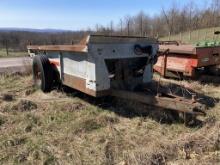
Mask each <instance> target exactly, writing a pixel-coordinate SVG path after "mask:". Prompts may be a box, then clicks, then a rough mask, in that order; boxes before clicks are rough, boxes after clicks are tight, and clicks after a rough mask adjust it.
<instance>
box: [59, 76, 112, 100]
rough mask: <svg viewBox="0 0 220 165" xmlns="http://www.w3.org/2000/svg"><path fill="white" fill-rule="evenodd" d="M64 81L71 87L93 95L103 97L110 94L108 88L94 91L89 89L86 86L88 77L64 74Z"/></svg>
mask: <svg viewBox="0 0 220 165" xmlns="http://www.w3.org/2000/svg"><path fill="white" fill-rule="evenodd" d="M63 83H64V84H65V85H67V86H69V87H71V88H74V89H76V90H79V91H81V92H83V93H86V94H88V95H90V96H93V97H102V96H107V95H108V94H109V91H108V90H104V91H94V90H91V89H88V88H86V79H83V78H79V77H76V76H72V75H68V74H64V81H63Z"/></svg>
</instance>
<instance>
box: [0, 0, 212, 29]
mask: <svg viewBox="0 0 220 165" xmlns="http://www.w3.org/2000/svg"><path fill="white" fill-rule="evenodd" d="M190 1H193V0H0V27H19V28H38V29H45V28H53V29H66V30H79V29H87V28H88V27H91V28H94V27H95V25H96V23H98V24H102V25H107V24H108V23H109V22H110V21H111V20H112V21H114V22H118V21H119V19H120V18H123V17H124V16H126V15H131V16H132V15H135V14H137V13H138V12H139V11H141V10H142V11H144V12H145V13H148V14H149V15H155V14H159V13H160V11H161V8H162V7H164V8H165V9H167V8H169V6H171V5H172V4H173V3H174V2H175V3H176V4H177V5H178V6H183V5H185V4H187V3H189V2H190ZM193 2H194V3H195V4H196V5H197V7H198V8H204V7H206V6H207V4H208V3H209V2H210V0H194V1H193Z"/></svg>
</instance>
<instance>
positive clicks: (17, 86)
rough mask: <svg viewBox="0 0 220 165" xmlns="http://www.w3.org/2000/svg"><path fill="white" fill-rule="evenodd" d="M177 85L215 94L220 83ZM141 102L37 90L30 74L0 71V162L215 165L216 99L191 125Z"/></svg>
mask: <svg viewBox="0 0 220 165" xmlns="http://www.w3.org/2000/svg"><path fill="white" fill-rule="evenodd" d="M176 83H179V82H176ZM181 83H182V84H181V85H185V86H190V87H191V88H194V90H196V91H199V92H200V93H203V94H205V95H208V96H210V97H213V98H214V97H215V98H216V99H217V98H219V99H220V86H214V85H211V84H210V85H202V84H201V83H199V82H187V81H184V82H181ZM65 91H68V90H67V89H65ZM133 107H134V106H133ZM143 108H145V109H146V110H148V111H149V113H146V114H137V113H135V111H134V109H132V108H129V106H125V105H124V104H123V103H121V101H120V100H119V101H116V100H113V99H112V98H104V99H93V98H90V97H88V96H85V95H83V94H80V93H78V92H76V91H71V92H63V91H62V90H61V91H57V90H54V91H52V92H51V93H49V94H44V93H42V92H40V91H39V90H37V89H35V88H34V87H33V86H32V80H31V76H20V75H10V76H7V75H2V76H0V132H1V134H0V164H22V165H23V164H45V165H47V164H76V165H80V164H94V165H97V164H109V165H113V164H118V165H138V164H152V165H157V164H161V165H163V164H219V163H220V110H219V108H220V104H219V103H216V105H215V107H213V108H209V110H208V116H206V117H205V118H203V119H202V120H203V124H202V125H199V126H196V127H186V126H185V125H184V124H183V123H181V122H178V121H173V120H170V119H169V117H167V114H165V113H164V112H163V111H156V109H155V108H154V109H152V107H148V106H144V107H143ZM168 116H169V115H168Z"/></svg>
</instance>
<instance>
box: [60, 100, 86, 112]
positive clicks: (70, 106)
mask: <svg viewBox="0 0 220 165" xmlns="http://www.w3.org/2000/svg"><path fill="white" fill-rule="evenodd" d="M86 108H87V106H86V105H85V104H83V103H80V102H76V103H66V104H65V105H64V106H63V107H62V110H63V111H68V112H75V111H80V110H84V109H86Z"/></svg>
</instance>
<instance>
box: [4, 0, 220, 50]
mask: <svg viewBox="0 0 220 165" xmlns="http://www.w3.org/2000/svg"><path fill="white" fill-rule="evenodd" d="M217 26H220V0H212V2H211V3H210V5H208V6H207V7H204V8H199V7H198V6H196V4H195V3H194V2H193V1H191V2H190V3H188V4H186V5H185V6H183V7H178V5H177V4H175V3H174V4H173V5H172V6H171V7H170V8H169V9H164V8H162V9H161V11H160V12H159V14H158V15H155V16H150V15H148V14H146V13H145V12H144V11H140V12H139V13H138V14H137V15H134V16H125V17H124V18H121V19H119V20H118V22H113V21H110V23H109V25H107V26H103V25H100V24H97V25H96V26H95V28H94V29H92V30H91V29H88V30H86V31H74V32H73V31H69V32H62V33H61V32H59V33H43V32H25V31H22V32H21V31H9V32H0V48H6V49H7V50H8V49H9V48H10V49H13V50H17V51H21V50H22V51H25V50H26V45H28V44H43V45H44V44H45V45H47V44H74V43H76V42H78V41H79V40H80V39H81V38H82V37H83V36H85V35H87V34H91V33H95V34H103V35H132V36H149V37H156V38H160V37H164V36H168V35H174V34H178V33H180V32H185V31H192V30H196V29H202V28H209V27H217Z"/></svg>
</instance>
